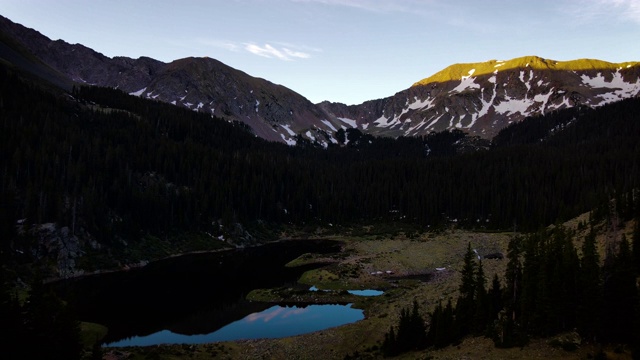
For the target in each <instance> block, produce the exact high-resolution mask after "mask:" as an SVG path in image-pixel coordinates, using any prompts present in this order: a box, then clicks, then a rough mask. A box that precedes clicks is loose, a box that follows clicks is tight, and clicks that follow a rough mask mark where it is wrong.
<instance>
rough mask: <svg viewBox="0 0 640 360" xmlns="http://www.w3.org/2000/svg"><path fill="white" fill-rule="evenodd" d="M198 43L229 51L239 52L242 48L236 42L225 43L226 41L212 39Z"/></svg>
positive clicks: (198, 40) (200, 40) (199, 40)
mask: <svg viewBox="0 0 640 360" xmlns="http://www.w3.org/2000/svg"><path fill="white" fill-rule="evenodd" d="M196 42H197V43H198V44H201V45H205V46H211V47H217V48H221V49H225V50H229V51H239V50H240V48H241V47H240V45H238V44H236V43H234V42H231V41H224V40H212V39H202V38H201V39H197V40H196Z"/></svg>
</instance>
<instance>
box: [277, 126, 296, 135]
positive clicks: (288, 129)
mask: <svg viewBox="0 0 640 360" xmlns="http://www.w3.org/2000/svg"><path fill="white" fill-rule="evenodd" d="M280 126H282V128H283V129H285V130H287V132H288V133H289V135H291V136H296V133H295V132H294V131H293V130H291V125H289V124H287V125H280ZM283 136H284V135H283Z"/></svg>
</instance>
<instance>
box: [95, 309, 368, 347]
mask: <svg viewBox="0 0 640 360" xmlns="http://www.w3.org/2000/svg"><path fill="white" fill-rule="evenodd" d="M363 318H364V313H363V311H362V310H359V309H353V308H351V304H347V305H309V306H291V307H283V306H279V305H276V306H272V307H270V308H268V309H266V310H264V311H261V312H256V313H252V314H249V315H247V316H246V317H244V318H243V319H241V320H238V321H235V322H232V323H231V324H228V325H226V326H224V327H222V328H220V329H219V330H216V331H214V332H212V333H209V334H200V335H184V334H179V333H174V332H172V331H170V330H162V331H159V332H156V333H153V334H150V335H146V336H134V337H132V338H129V339H124V340H120V341H116V342H112V343H109V344H107V345H106V346H148V345H157V344H203V343H211V342H217V341H231V340H242V339H261V338H282V337H288V336H294V335H300V334H306V333H310V332H314V331H318V330H323V329H327V328H331V327H335V326H340V325H344V324H348V323H352V322H355V321H358V320H361V319H363Z"/></svg>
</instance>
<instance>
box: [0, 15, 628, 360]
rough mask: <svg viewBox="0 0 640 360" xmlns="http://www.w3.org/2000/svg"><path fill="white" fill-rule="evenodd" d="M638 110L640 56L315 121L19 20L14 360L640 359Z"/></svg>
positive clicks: (8, 32) (12, 64)
mask: <svg viewBox="0 0 640 360" xmlns="http://www.w3.org/2000/svg"><path fill="white" fill-rule="evenodd" d="M258 48H259V47H258ZM252 49H254V50H255V47H252ZM273 49H275V48H273ZM291 54H292V53H289V56H293V55H291ZM293 54H297V55H296V56H300V55H301V54H302V53H296V52H293ZM263 55H265V54H264V53H263ZM267 55H268V54H267ZM289 60H291V59H290V58H289ZM639 116H640V63H638V62H634V61H628V62H620V63H610V62H606V61H602V60H594V59H579V60H569V61H556V60H551V59H545V58H541V57H538V56H524V57H518V58H514V59H511V60H504V61H502V60H489V61H485V62H474V63H461V64H454V65H451V66H448V67H446V68H444V69H443V70H441V71H439V72H437V73H436V74H434V75H432V76H429V77H427V78H424V79H423V80H419V81H416V82H415V83H414V84H413V85H412V86H411V87H409V88H407V89H406V90H402V91H399V92H397V93H396V94H394V95H392V96H388V97H385V98H381V99H376V100H369V101H366V102H364V103H362V104H359V105H350V106H347V105H345V104H340V103H331V102H326V101H325V102H321V103H318V104H313V103H311V102H310V101H309V100H308V99H306V98H305V97H304V96H303V95H301V94H298V93H296V92H294V91H292V90H290V89H287V88H286V87H284V86H282V85H278V84H275V83H272V82H270V81H269V80H266V79H261V78H257V77H253V76H251V75H249V74H247V73H245V72H243V71H241V70H237V69H234V68H231V67H230V66H227V65H226V64H224V63H222V62H220V61H218V60H216V59H212V58H209V57H186V58H182V59H177V60H173V61H169V62H162V61H158V60H155V59H152V58H149V57H139V58H137V59H133V58H128V57H120V56H115V57H108V56H105V55H103V54H100V53H98V52H97V51H95V50H93V49H90V48H88V47H86V46H84V45H81V44H73V45H72V44H69V43H67V42H65V41H64V40H51V39H49V38H48V37H46V36H45V35H42V34H40V33H39V32H38V31H36V30H34V29H29V28H26V27H24V26H22V25H20V24H17V23H14V22H12V21H11V20H9V19H7V18H4V17H1V16H0V315H1V316H2V320H3V321H2V322H1V324H0V327H1V328H0V330H2V331H3V333H6V334H7V336H6V337H0V340H1V341H2V342H1V343H0V355H1V356H0V357H2V358H8V359H21V358H53V359H64V360H84V359H110V360H115V359H118V360H125V359H128V360H137V359H146V358H149V359H187V358H194V359H213V358H222V359H237V358H240V359H242V358H246V359H260V358H264V359H291V358H298V359H313V358H322V359H324V358H327V359H380V358H389V357H390V358H399V359H413V358H425V359H427V358H435V359H459V358H507V359H510V358H513V359H515V358H551V359H555V358H557V359H561V358H567V359H569V358H571V359H573V358H598V359H603V358H614V359H615V358H623V359H627V358H633V357H637V356H638V354H639V352H640V348H639V347H638V344H640V340H639V339H640V338H639V336H640V330H639V329H640V310H639V309H640V307H639V304H640V293H639V287H638V284H639V281H638V279H639V277H638V276H639V275H640V142H638V139H640V117H639ZM327 309H330V310H327ZM333 310H338V312H335V313H331V315H330V316H329V315H327V314H328V311H333ZM315 311H318V312H315ZM339 311H345V312H339ZM303 313H306V314H307V315H309V316H310V318H306V319H303V320H301V322H298V323H293V322H291V323H289V322H288V321H293V320H294V318H296V317H297V316H298V315H300V314H303ZM279 315H281V316H279ZM329 318H331V319H334V320H335V319H337V320H338V321H336V322H329V323H324V322H321V321H319V319H321V320H327V319H329ZM276 320H277V321H276ZM280 321H282V323H285V325H284V326H283V327H281V328H270V327H266V326H265V327H262V326H260V327H258V329H256V327H253V325H256V324H259V325H272V324H274V323H276V322H280ZM269 322H271V324H266V323H269ZM265 334H266V335H265ZM165 343H167V344H165Z"/></svg>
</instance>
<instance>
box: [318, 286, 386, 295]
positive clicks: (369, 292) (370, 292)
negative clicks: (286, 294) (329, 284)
mask: <svg viewBox="0 0 640 360" xmlns="http://www.w3.org/2000/svg"><path fill="white" fill-rule="evenodd" d="M309 291H320V290H319V289H318V288H317V287H315V285H314V286H312V287H310V288H309ZM322 291H331V290H322ZM347 292H348V293H349V294H353V295H357V296H380V295H382V294H384V291H380V290H347Z"/></svg>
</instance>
